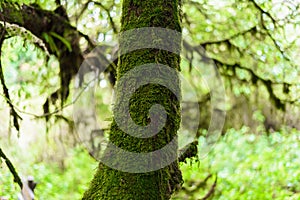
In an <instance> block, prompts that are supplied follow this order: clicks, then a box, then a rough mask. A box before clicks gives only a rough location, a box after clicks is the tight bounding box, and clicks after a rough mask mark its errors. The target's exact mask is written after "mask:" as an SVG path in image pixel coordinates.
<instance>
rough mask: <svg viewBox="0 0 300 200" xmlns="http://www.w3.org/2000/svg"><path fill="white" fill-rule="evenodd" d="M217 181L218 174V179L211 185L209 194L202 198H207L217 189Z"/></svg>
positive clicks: (204, 199)
mask: <svg viewBox="0 0 300 200" xmlns="http://www.w3.org/2000/svg"><path fill="white" fill-rule="evenodd" d="M217 181H218V176H217V175H216V179H215V181H214V184H213V185H212V186H211V187H210V189H209V191H208V192H207V194H206V195H205V196H204V197H202V198H201V199H200V200H207V199H208V198H209V197H210V196H211V195H212V194H213V193H214V192H215V189H216V186H217Z"/></svg>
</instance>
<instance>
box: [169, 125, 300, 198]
mask: <svg viewBox="0 0 300 200" xmlns="http://www.w3.org/2000/svg"><path fill="white" fill-rule="evenodd" d="M299 134H300V132H299V131H297V130H295V129H291V130H285V129H283V130H281V132H275V133H273V134H271V135H270V136H267V135H266V134H263V135H255V134H251V133H249V129H248V128H247V127H243V128H242V129H241V130H235V129H230V130H228V131H227V133H226V135H225V137H224V138H222V139H221V140H220V141H219V142H218V144H217V145H216V146H215V148H214V149H213V150H212V152H211V153H210V154H209V155H208V156H207V157H206V158H204V159H203V160H200V163H197V162H194V161H190V162H188V163H187V164H182V166H181V169H182V171H183V178H184V180H185V183H184V185H183V186H184V187H186V188H187V189H192V188H193V187H196V185H197V184H199V182H201V181H202V180H203V179H204V178H205V177H206V176H207V175H208V174H217V176H218V183H217V186H216V189H215V193H214V196H213V198H212V199H218V200H228V199H240V200H244V199H249V200H257V199H262V200H268V199H270V200H271V199H278V200H279V199H280V200H281V199H299V198H300V186H299V185H300V184H299V180H300V171H299V159H300V156H299V155H300V150H299V144H300V138H299ZM213 180H214V178H211V179H210V180H209V181H208V182H207V185H206V186H205V187H202V189H199V190H197V191H195V192H193V193H187V192H185V191H182V192H180V193H178V194H177V195H176V196H175V197H174V199H178V200H179V199H199V198H201V197H203V196H204V195H205V194H206V193H207V192H208V190H209V189H210V187H211V185H212V182H213Z"/></svg>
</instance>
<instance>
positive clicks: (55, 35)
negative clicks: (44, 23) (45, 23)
mask: <svg viewBox="0 0 300 200" xmlns="http://www.w3.org/2000/svg"><path fill="white" fill-rule="evenodd" d="M49 33H50V35H52V36H53V37H56V38H57V39H59V40H60V41H61V42H62V43H64V44H65V45H66V47H67V48H68V51H69V52H72V46H71V44H70V42H69V41H68V40H66V39H65V38H63V37H62V36H60V35H58V34H57V33H55V32H52V31H51V32H49Z"/></svg>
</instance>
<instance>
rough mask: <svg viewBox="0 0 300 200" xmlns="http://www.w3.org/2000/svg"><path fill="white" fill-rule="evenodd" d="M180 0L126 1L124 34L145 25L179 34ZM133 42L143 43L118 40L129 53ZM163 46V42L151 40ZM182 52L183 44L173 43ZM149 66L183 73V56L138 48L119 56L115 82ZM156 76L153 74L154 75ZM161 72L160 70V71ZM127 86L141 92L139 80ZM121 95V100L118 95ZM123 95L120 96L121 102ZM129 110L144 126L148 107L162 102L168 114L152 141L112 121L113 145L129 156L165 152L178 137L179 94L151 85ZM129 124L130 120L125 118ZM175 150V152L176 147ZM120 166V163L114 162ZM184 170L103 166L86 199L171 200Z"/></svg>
mask: <svg viewBox="0 0 300 200" xmlns="http://www.w3.org/2000/svg"><path fill="white" fill-rule="evenodd" d="M179 7H180V6H179V1H177V0H172V1H170V0H144V1H140V0H124V1H123V13H122V19H121V22H122V27H121V30H122V31H128V30H131V29H135V28H142V27H162V28H169V29H172V30H176V31H179V32H181V27H180V14H179V13H180V10H179ZM134 41H140V42H143V40H142V38H138V36H136V38H128V40H126V41H122V42H120V49H121V52H122V49H126V46H130V45H131V44H132V43H131V42H134ZM152 42H153V43H155V42H160V41H152ZM172 45H174V46H175V47H176V49H180V43H178V44H176V43H175V44H172ZM147 63H160V64H163V65H167V66H169V67H171V68H173V69H175V70H179V63H180V57H179V55H176V54H174V53H171V52H168V51H165V50H159V49H140V50H136V51H132V52H130V53H127V54H125V55H122V56H121V57H120V60H119V63H118V69H117V80H120V79H121V78H122V77H123V75H125V74H126V73H127V72H128V71H129V70H131V69H133V68H135V67H136V66H140V65H143V64H147ZM151 73H153V72H151ZM157 73H161V72H157ZM170 81H172V83H174V86H173V87H174V88H176V90H180V89H179V88H180V83H179V78H178V77H174V80H170ZM126 84H127V85H126V87H130V88H137V81H135V80H134V79H133V80H130V81H128V82H127V83H126ZM120 95H121V96H120ZM126 95H127V96H128V95H131V94H126V93H124V92H123V93H116V96H117V99H126V98H125V97H126ZM121 97H122V98H121ZM128 99H130V102H129V106H130V107H129V110H130V116H129V117H131V118H132V120H133V121H134V122H135V123H136V124H137V125H140V126H146V125H148V124H149V123H150V121H149V114H150V113H149V109H150V108H151V106H153V105H154V104H160V105H162V106H163V107H164V109H165V111H166V113H167V119H166V125H165V126H164V128H163V129H161V130H160V131H159V133H158V134H157V135H155V136H153V137H150V138H146V139H143V138H135V137H133V136H131V135H129V134H127V133H124V132H123V131H122V130H121V129H120V128H119V127H118V125H117V123H116V121H115V120H114V121H113V122H112V125H111V132H110V138H109V139H110V141H111V142H112V143H113V144H115V145H116V146H118V147H120V148H122V149H124V150H127V151H130V152H152V151H154V150H158V149H161V148H162V147H164V146H165V145H166V144H168V143H169V142H170V141H171V140H172V139H173V138H174V137H177V136H176V134H177V130H178V129H179V124H180V106H179V101H180V99H177V97H176V96H175V94H173V93H172V91H170V90H169V89H167V88H165V87H164V86H161V85H157V84H147V85H144V86H142V87H139V88H138V89H137V90H136V91H135V93H134V94H133V95H132V96H129V97H128ZM122 120H123V121H122V122H124V123H126V120H127V119H126V118H124V119H122ZM174 150H175V151H176V149H174ZM116 162H118V161H117V160H116ZM181 182H182V179H181V172H180V170H179V167H178V162H177V161H175V162H174V163H172V164H171V165H170V166H166V167H164V168H162V169H160V170H157V171H153V172H148V173H139V174H136V173H135V174H132V173H125V172H121V171H118V170H115V169H111V168H109V167H107V166H105V165H104V164H101V163H100V165H99V169H98V171H97V172H96V174H95V177H94V179H93V181H92V183H91V185H90V189H89V190H88V191H87V192H86V193H85V195H84V198H83V199H113V200H118V199H120V200H121V199H122V200H127V199H128V200H129V199H135V200H139V199H141V200H147V199H149V200H159V199H162V200H165V199H169V198H170V197H171V195H172V193H173V192H174V190H175V189H176V188H178V186H179V185H180V184H181Z"/></svg>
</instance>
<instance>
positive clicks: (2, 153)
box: [0, 148, 23, 190]
mask: <svg viewBox="0 0 300 200" xmlns="http://www.w3.org/2000/svg"><path fill="white" fill-rule="evenodd" d="M0 157H1V158H3V159H4V160H5V163H6V165H7V167H8V169H9V171H10V172H11V173H12V175H13V176H14V182H15V183H17V184H18V185H19V186H20V188H21V190H22V187H23V183H22V181H21V178H20V176H19V175H18V173H17V172H16V169H15V167H14V166H13V164H12V163H11V161H10V160H9V159H8V158H7V156H6V155H5V154H4V152H3V151H2V149H1V148H0Z"/></svg>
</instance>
